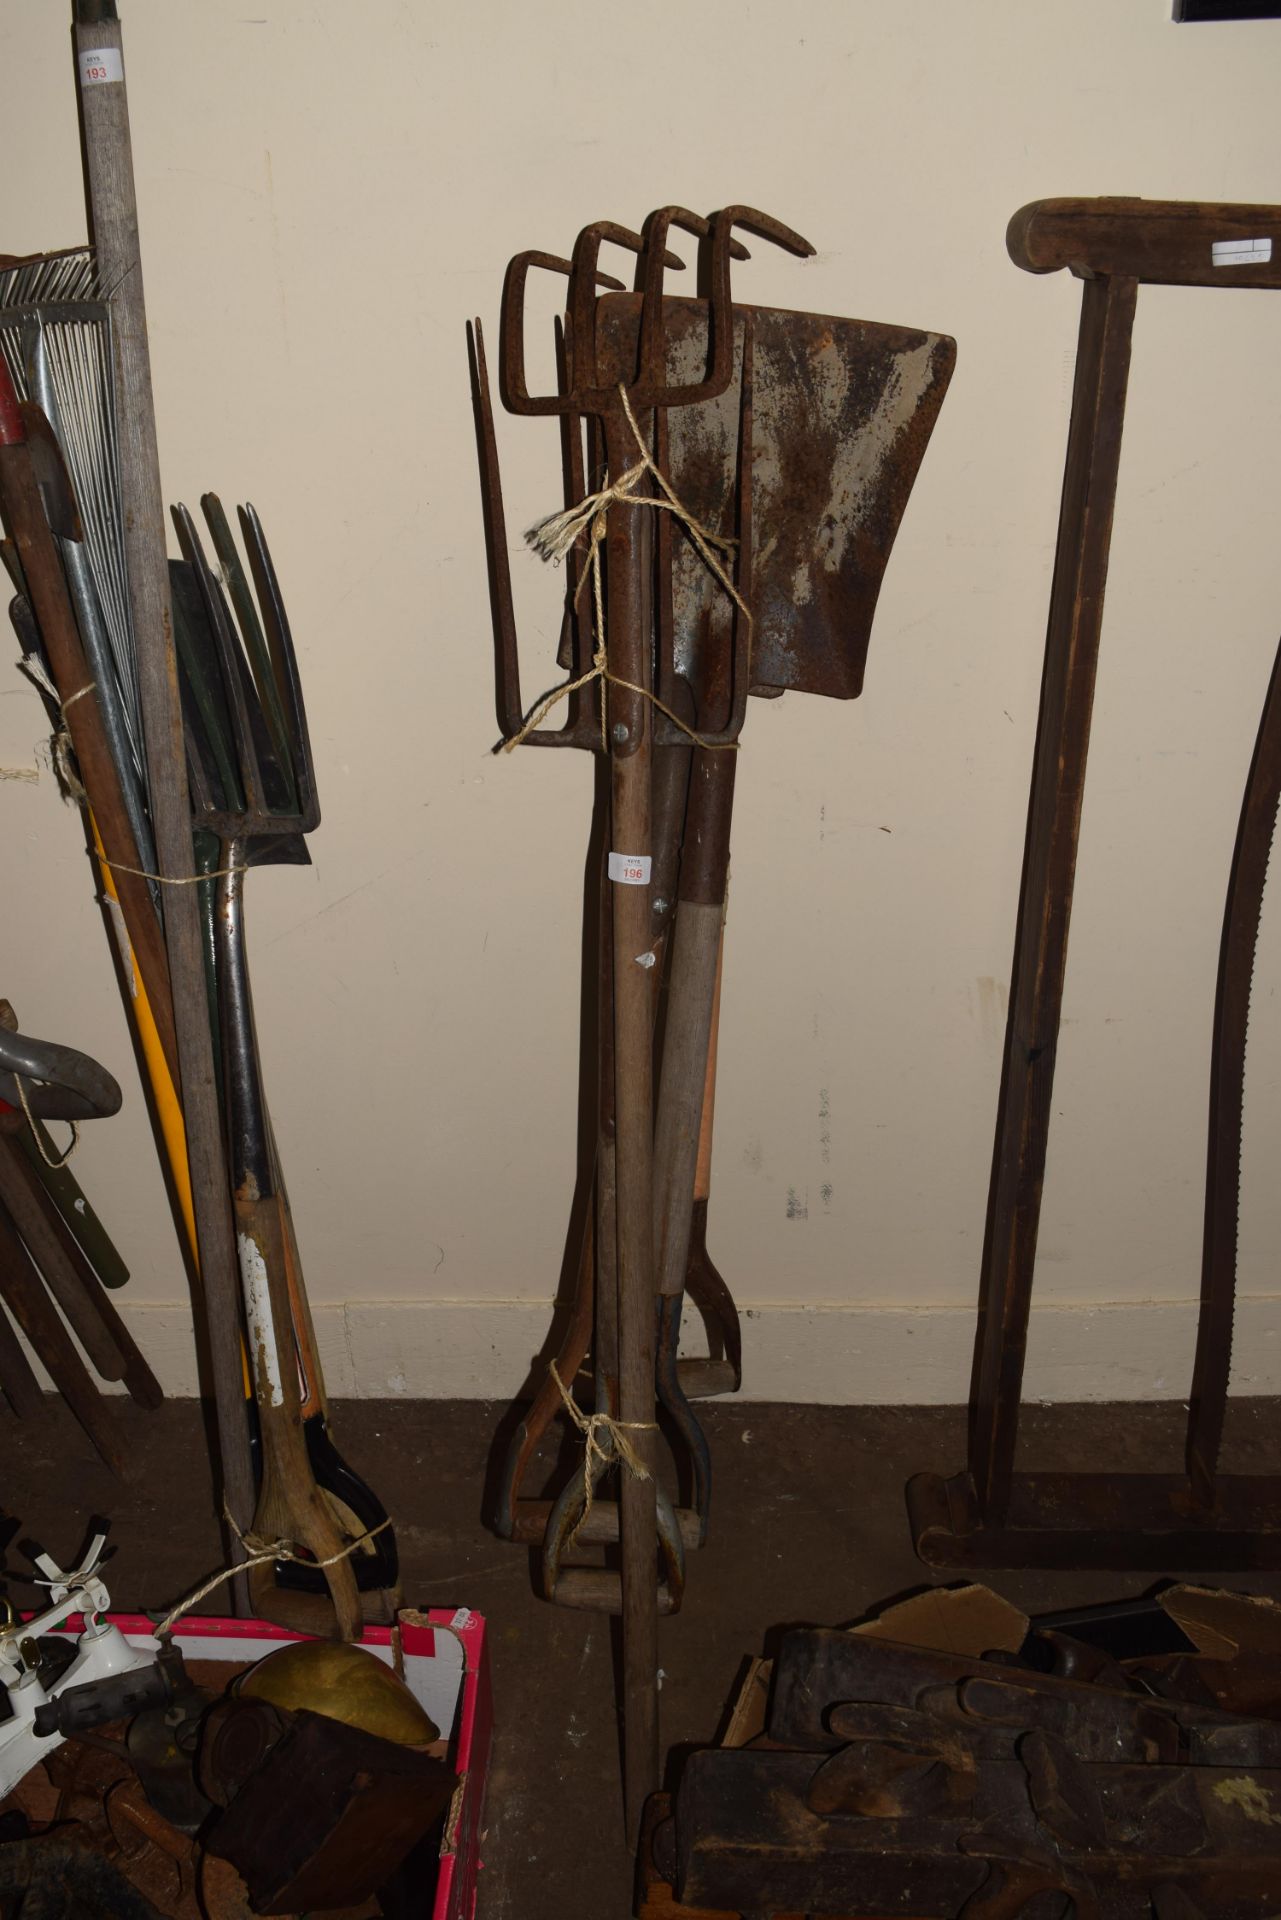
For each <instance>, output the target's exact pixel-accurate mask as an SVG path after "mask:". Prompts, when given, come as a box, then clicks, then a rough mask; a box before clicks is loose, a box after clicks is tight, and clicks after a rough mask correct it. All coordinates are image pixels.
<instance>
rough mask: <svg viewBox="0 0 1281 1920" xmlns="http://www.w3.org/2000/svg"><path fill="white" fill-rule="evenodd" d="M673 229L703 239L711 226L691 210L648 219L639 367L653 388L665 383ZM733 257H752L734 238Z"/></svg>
mask: <svg viewBox="0 0 1281 1920" xmlns="http://www.w3.org/2000/svg"><path fill="white" fill-rule="evenodd" d="M672 227H680V228H682V229H683V230H684V232H686V233H691V234H693V235H694V236H695V238H696V239H699V240H702V239H705V238H706V237H707V235H708V234H710V232H711V230H712V223H711V221H710V220H705V219H704V218H703V215H702V214H701V213H692V212H691V211H690V209H689V208H688V207H656V208H655V209H654V211H653V213H651V214H648V215H647V216H646V220H645V225H644V229H643V232H644V236H645V250H644V253H643V254H642V256H641V260H640V262H639V265H638V267H637V273H636V279H637V291H638V292H640V293H643V294H644V296H645V297H644V300H643V302H642V305H641V333H640V356H639V362H638V364H639V368H640V378H641V380H642V381H643V382H644V383H645V384H647V385H649V386H650V387H653V388H658V387H660V386H661V385H662V383H663V378H664V372H665V369H664V365H663V341H662V335H663V269H664V265H665V263H666V261H667V260H668V259H669V258H670V255H669V254H668V253H667V236H668V233H669V232H670V230H671V228H672ZM729 250H730V257H731V259H734V260H750V259H751V257H752V256H751V254H750V253H749V252H748V251H747V248H746V247H745V246H744V245H743V244H742V242H741V241H739V240H734V239H731V240H730V243H729Z"/></svg>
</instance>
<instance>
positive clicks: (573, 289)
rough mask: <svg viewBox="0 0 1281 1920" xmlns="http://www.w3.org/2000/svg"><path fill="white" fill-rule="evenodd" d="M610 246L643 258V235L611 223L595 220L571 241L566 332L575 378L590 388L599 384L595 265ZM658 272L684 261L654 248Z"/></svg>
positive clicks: (645, 245) (676, 266)
mask: <svg viewBox="0 0 1281 1920" xmlns="http://www.w3.org/2000/svg"><path fill="white" fill-rule="evenodd" d="M607 240H608V241H609V242H610V244H611V245H612V246H615V247H626V248H627V250H628V252H630V253H635V254H639V255H643V254H644V253H645V252H646V247H647V242H646V240H645V238H644V236H643V235H641V234H639V233H633V232H632V230H631V228H630V227H620V226H619V225H618V223H617V221H614V220H595V221H593V222H592V224H591V226H589V227H584V228H583V230H582V232H581V233H580V234H579V236H578V238H577V240H575V242H574V254H573V269H572V272H571V273H570V279H569V321H570V324H569V331H570V339H571V340H572V342H573V348H574V354H573V358H574V369H575V379H576V381H578V382H582V381H583V380H584V378H585V379H586V383H587V385H588V386H590V387H595V386H597V385H598V384H599V382H600V369H599V367H598V365H597V361H596V285H597V282H598V280H599V279H600V275H599V273H598V271H597V266H596V262H597V260H598V259H599V257H600V250H601V247H602V245H603V244H604V242H605V241H607ZM657 257H658V260H659V271H660V272H661V271H662V268H663V267H670V268H672V269H673V271H680V270H681V269H683V268H684V265H685V262H684V261H683V260H682V259H680V258H679V256H678V255H676V254H674V253H669V252H668V251H667V249H666V247H664V246H661V245H660V246H659V247H658V248H657Z"/></svg>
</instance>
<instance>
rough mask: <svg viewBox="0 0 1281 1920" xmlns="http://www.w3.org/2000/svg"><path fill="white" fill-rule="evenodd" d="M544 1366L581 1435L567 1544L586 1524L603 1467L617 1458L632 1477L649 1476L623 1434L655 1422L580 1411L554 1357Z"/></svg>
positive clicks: (647, 1430)
mask: <svg viewBox="0 0 1281 1920" xmlns="http://www.w3.org/2000/svg"><path fill="white" fill-rule="evenodd" d="M547 1370H548V1372H549V1373H550V1374H551V1377H552V1379H553V1380H554V1381H555V1382H556V1390H557V1392H558V1393H559V1394H560V1397H561V1399H562V1400H563V1401H564V1403H565V1411H566V1413H567V1414H568V1415H569V1417H570V1419H571V1420H572V1421H573V1423H574V1425H575V1426H576V1427H577V1428H578V1431H579V1432H580V1433H581V1434H582V1436H583V1511H582V1512H581V1513H580V1514H579V1516H578V1519H577V1521H576V1522H575V1525H574V1530H573V1532H572V1533H571V1534H570V1536H569V1539H568V1540H567V1541H566V1543H565V1544H566V1546H567V1547H572V1546H573V1544H574V1542H575V1540H577V1538H578V1536H579V1534H580V1533H581V1532H582V1530H583V1528H584V1527H585V1526H586V1525H587V1517H588V1515H589V1514H590V1513H591V1510H592V1501H593V1499H594V1498H595V1486H596V1476H597V1474H598V1473H603V1472H604V1471H605V1469H606V1468H607V1467H610V1466H612V1465H613V1464H614V1462H615V1461H617V1463H618V1464H619V1465H620V1466H622V1467H624V1468H626V1470H627V1472H628V1473H630V1474H631V1475H632V1477H633V1479H636V1480H649V1479H650V1478H652V1476H651V1474H650V1471H649V1468H648V1467H647V1466H646V1465H645V1462H644V1461H643V1460H642V1459H641V1457H640V1455H639V1454H638V1453H637V1451H636V1449H635V1447H634V1446H633V1445H632V1443H631V1441H630V1440H629V1439H628V1438H627V1436H628V1434H629V1433H653V1432H655V1431H656V1422H654V1421H653V1420H615V1419H614V1417H613V1415H612V1414H609V1413H584V1412H583V1410H582V1408H581V1407H580V1406H579V1404H578V1402H577V1400H575V1398H574V1396H573V1394H572V1393H571V1391H570V1389H569V1388H568V1387H567V1386H566V1385H565V1382H564V1381H563V1380H562V1379H561V1377H560V1370H559V1368H558V1367H557V1365H556V1362H555V1361H554V1360H553V1361H552V1362H551V1365H550V1366H549V1367H548V1369H547ZM601 1434H605V1435H606V1436H607V1437H608V1444H602V1442H601V1439H600V1436H601Z"/></svg>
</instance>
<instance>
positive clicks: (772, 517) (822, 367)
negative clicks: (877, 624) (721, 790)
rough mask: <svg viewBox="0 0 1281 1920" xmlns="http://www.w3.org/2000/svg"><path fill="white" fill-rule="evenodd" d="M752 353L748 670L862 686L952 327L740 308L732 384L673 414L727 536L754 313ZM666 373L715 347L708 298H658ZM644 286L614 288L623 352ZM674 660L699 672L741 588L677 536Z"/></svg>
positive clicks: (801, 682)
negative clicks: (945, 330) (629, 290)
mask: <svg viewBox="0 0 1281 1920" xmlns="http://www.w3.org/2000/svg"><path fill="white" fill-rule="evenodd" d="M749 315H750V319H751V326H752V335H753V364H752V473H751V478H752V509H751V546H752V554H753V565H752V570H751V576H750V579H749V581H748V583H747V587H748V591H747V594H746V597H747V600H748V603H749V605H750V606H751V608H752V615H753V630H752V686H753V689H754V690H758V691H765V690H768V689H777V688H791V689H795V690H796V691H798V692H803V693H818V694H826V695H828V696H829V697H831V698H834V699H844V700H848V699H853V698H854V697H855V696H856V695H857V694H859V693H860V692H861V691H862V686H863V673H864V667H865V664H866V660H867V648H868V641H869V639H870V636H871V628H872V617H873V615H874V613H875V611H876V602H877V597H878V595H879V593H880V588H881V582H882V579H883V577H884V573H885V568H886V565H887V563H888V561H889V557H890V553H891V551H892V548H893V544H894V538H895V535H896V534H897V532H898V527H899V523H900V521H901V520H902V517H903V513H904V509H905V508H906V505H907V500H908V495H909V494H910V492H911V489H912V485H913V482H914V481H915V479H916V474H917V470H918V468H919V467H920V464H921V460H922V458H923V457H924V453H925V449H926V447H927V446H928V444H929V439H930V435H931V433H932V432H933V429H934V424H935V421H936V420H937V418H938V411H939V408H940V407H941V405H942V403H943V397H944V395H945V394H946V392H947V387H948V382H949V381H950V379H951V377H952V371H953V368H954V367H955V364H956V343H955V341H953V340H951V339H949V338H947V337H946V336H945V335H942V334H936V333H923V332H920V331H917V330H916V329H913V328H909V327H895V326H885V325H882V324H880V323H878V322H873V321H865V320H843V319H838V318H836V317H833V316H830V315H826V314H812V313H794V312H789V311H784V310H781V309H776V308H771V307H751V308H747V307H742V306H736V307H735V310H734V370H733V375H732V377H731V381H730V384H729V386H728V387H727V388H726V390H725V392H724V393H723V394H721V395H719V396H718V397H717V398H715V399H713V400H708V401H704V402H703V403H702V404H701V405H699V406H696V407H689V408H685V409H682V410H681V411H680V412H679V413H674V414H672V415H671V416H670V417H669V419H668V421H667V440H668V468H667V471H668V477H669V478H670V479H671V481H672V484H673V486H674V487H675V489H676V492H677V493H678V494H679V496H680V497H681V499H682V500H683V501H684V502H685V504H686V505H687V506H688V507H689V508H690V509H691V511H692V512H694V513H695V514H697V516H698V517H699V518H700V520H702V522H703V524H704V525H706V526H709V527H711V528H712V529H713V530H714V531H715V532H717V533H720V534H723V535H726V536H730V537H732V536H733V535H734V533H735V525H734V502H735V489H736V484H737V472H738V464H739V458H738V456H739V405H740V395H741V385H742V356H743V339H744V330H745V325H746V322H747V319H748V316H749ZM663 324H664V331H665V334H666V338H667V343H668V345H667V354H668V367H669V373H670V377H671V378H673V379H678V378H681V377H683V376H684V375H685V374H686V373H687V370H688V369H689V368H691V367H695V366H698V365H701V364H703V363H704V362H705V361H706V358H707V307H706V304H705V303H704V302H702V301H698V300H684V299H668V300H665V301H664V303H663ZM637 327H638V299H637V296H636V295H634V294H606V295H605V296H604V297H603V298H602V299H601V301H600V328H601V333H602V336H603V340H604V342H605V346H606V349H607V350H608V351H609V352H610V354H611V355H612V356H613V359H614V364H615V365H621V364H624V363H625V361H626V359H627V357H628V356H629V354H630V353H631V352H632V351H633V350H634V342H635V338H636V333H637ZM673 591H674V603H675V606H674V611H675V628H676V668H677V671H678V672H679V673H681V674H682V675H683V676H684V677H686V678H694V679H696V678H697V674H698V672H699V670H700V668H699V664H698V663H699V661H700V660H701V659H702V658H703V657H705V656H706V655H707V654H709V653H710V654H711V655H712V656H713V657H720V656H723V654H724V652H725V650H726V649H727V647H728V645H729V628H730V623H731V616H732V613H733V607H732V604H731V603H730V602H729V600H728V599H727V596H726V595H725V594H724V592H723V590H722V589H721V588H720V587H719V586H718V585H717V584H716V582H715V581H714V580H713V578H712V577H711V575H710V574H709V573H708V570H707V568H706V566H705V565H704V563H703V561H702V560H701V559H700V557H699V556H698V554H697V552H696V551H695V549H694V548H693V546H692V544H691V543H690V542H689V540H688V539H687V538H685V536H684V535H683V534H681V533H680V532H679V531H678V532H677V533H676V535H675V537H674V551H673Z"/></svg>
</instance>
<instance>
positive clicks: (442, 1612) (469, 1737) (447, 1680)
mask: <svg viewBox="0 0 1281 1920" xmlns="http://www.w3.org/2000/svg"><path fill="white" fill-rule="evenodd" d="M107 1618H108V1619H109V1620H113V1621H114V1622H115V1624H116V1626H118V1627H119V1628H120V1631H121V1632H122V1633H123V1634H124V1636H125V1638H126V1639H127V1640H129V1641H130V1642H131V1643H132V1644H133V1645H134V1646H136V1647H142V1648H144V1649H147V1648H150V1649H154V1647H155V1645H156V1641H155V1638H154V1636H153V1633H152V1623H151V1621H150V1620H148V1619H147V1617H146V1615H145V1614H140V1613H111V1614H108V1615H107ZM82 1625H83V1622H82V1620H81V1616H80V1615H79V1614H74V1613H73V1614H71V1615H69V1616H68V1618H67V1620H66V1621H65V1623H64V1624H63V1626H62V1627H61V1628H60V1629H59V1630H60V1631H61V1632H65V1633H72V1634H78V1633H79V1632H80V1630H81V1627H82ZM173 1637H174V1640H175V1641H176V1643H177V1645H178V1648H179V1650H180V1651H181V1653H182V1655H183V1657H184V1658H185V1659H187V1660H200V1661H225V1662H226V1663H227V1669H228V1673H227V1677H228V1679H230V1678H231V1677H232V1674H233V1673H234V1672H236V1671H238V1670H239V1669H240V1668H242V1667H244V1666H247V1665H248V1664H249V1663H250V1662H251V1661H254V1660H261V1659H262V1657H263V1655H264V1654H267V1653H270V1652H271V1651H272V1649H273V1648H274V1647H277V1646H280V1645H282V1644H283V1643H284V1642H285V1641H286V1640H303V1639H305V1638H306V1637H307V1636H306V1635H305V1634H301V1633H291V1632H290V1631H289V1630H288V1628H287V1627H274V1626H272V1625H271V1623H270V1622H269V1621H267V1620H234V1619H225V1618H222V1617H221V1616H218V1615H210V1614H188V1615H187V1616H186V1617H185V1619H183V1620H180V1621H179V1623H178V1625H177V1627H176V1628H175V1629H174V1636H173ZM359 1644H360V1645H361V1646H362V1647H367V1648H368V1649H369V1651H370V1653H372V1654H373V1655H374V1656H375V1657H376V1658H377V1659H379V1660H382V1661H384V1662H385V1663H386V1665H387V1666H389V1667H391V1668H392V1670H393V1672H396V1673H398V1674H399V1675H400V1677H401V1678H402V1679H403V1680H404V1682H405V1684H406V1685H407V1686H408V1688H409V1690H410V1692H411V1693H412V1694H413V1696H414V1698H415V1699H416V1700H417V1701H418V1703H419V1705H420V1706H421V1707H423V1708H425V1710H426V1711H427V1712H428V1713H429V1714H430V1715H431V1717H432V1719H433V1720H434V1721H435V1723H436V1725H437V1726H438V1727H439V1728H440V1729H441V1732H442V1733H445V1732H446V1731H447V1732H448V1739H449V1760H450V1764H451V1765H452V1766H453V1768H454V1771H455V1772H456V1773H457V1775H458V1785H457V1786H456V1787H455V1789H454V1797H453V1800H452V1801H451V1803H450V1808H449V1817H448V1819H447V1820H446V1822H445V1836H444V1839H443V1840H442V1842H441V1848H440V1874H439V1877H438V1879H437V1882H436V1888H435V1895H434V1898H433V1899H432V1901H431V1904H430V1906H428V1905H427V1904H426V1900H425V1899H424V1905H423V1920H473V1916H474V1914H475V1912H476V1890H477V1879H478V1876H479V1873H480V1868H481V1858H480V1848H481V1841H482V1839H483V1837H484V1836H483V1829H482V1825H481V1820H482V1816H483V1813H484V1806H485V1782H486V1778H487V1775H488V1773H489V1749H490V1742H491V1739H492V1736H493V1728H494V1708H493V1696H492V1693H491V1691H490V1682H489V1650H488V1647H487V1646H486V1642H485V1622H484V1620H483V1618H482V1617H481V1615H480V1614H478V1613H472V1612H471V1610H470V1608H468V1607H455V1608H454V1609H453V1610H452V1611H451V1610H450V1609H449V1608H448V1607H432V1608H431V1609H430V1610H429V1611H427V1612H422V1613H420V1612H417V1611H416V1610H415V1609H414V1608H412V1607H410V1608H403V1609H402V1610H401V1612H400V1613H399V1614H398V1615H397V1616H396V1625H395V1626H394V1627H366V1628H365V1631H364V1634H363V1635H362V1637H361V1640H360V1642H359Z"/></svg>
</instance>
